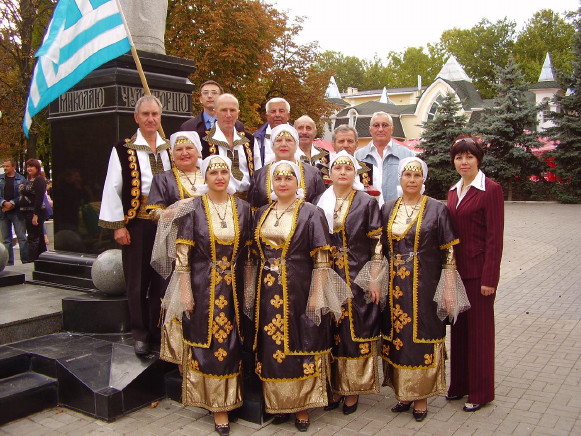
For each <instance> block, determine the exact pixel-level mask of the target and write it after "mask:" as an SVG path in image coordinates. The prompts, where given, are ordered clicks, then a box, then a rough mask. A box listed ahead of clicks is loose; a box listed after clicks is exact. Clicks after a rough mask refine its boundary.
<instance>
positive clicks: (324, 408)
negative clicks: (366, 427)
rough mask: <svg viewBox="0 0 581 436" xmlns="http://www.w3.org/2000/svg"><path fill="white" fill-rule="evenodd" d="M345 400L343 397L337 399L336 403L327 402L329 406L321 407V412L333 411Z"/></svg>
mask: <svg viewBox="0 0 581 436" xmlns="http://www.w3.org/2000/svg"><path fill="white" fill-rule="evenodd" d="M344 399H345V397H344V396H341V397H339V399H338V400H337V401H329V404H328V405H327V406H325V407H323V410H327V411H328V410H335V409H336V408H337V407H339V404H341V401H343V400H344Z"/></svg>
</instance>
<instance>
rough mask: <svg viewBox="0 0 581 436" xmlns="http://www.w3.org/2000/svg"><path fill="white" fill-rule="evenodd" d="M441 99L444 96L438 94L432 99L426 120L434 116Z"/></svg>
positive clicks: (442, 99)
mask: <svg viewBox="0 0 581 436" xmlns="http://www.w3.org/2000/svg"><path fill="white" fill-rule="evenodd" d="M443 101H444V97H442V96H441V95H438V97H437V98H436V100H434V102H433V103H432V106H431V107H430V110H429V112H428V120H431V119H433V118H434V117H435V116H436V112H438V109H439V108H440V106H441V105H442V102H443Z"/></svg>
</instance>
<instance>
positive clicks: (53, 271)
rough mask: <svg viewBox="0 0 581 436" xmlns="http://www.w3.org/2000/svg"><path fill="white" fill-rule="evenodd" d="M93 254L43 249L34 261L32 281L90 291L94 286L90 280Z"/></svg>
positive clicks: (94, 257)
mask: <svg viewBox="0 0 581 436" xmlns="http://www.w3.org/2000/svg"><path fill="white" fill-rule="evenodd" d="M96 258H97V256H96V255H94V254H80V253H69V252H66V251H45V252H44V253H42V254H41V255H40V257H39V258H38V259H37V260H35V261H34V271H33V272H32V281H33V282H36V283H40V284H49V285H50V286H58V287H63V288H67V289H75V290H82V291H90V290H92V289H94V288H95V285H94V284H93V281H92V280H91V266H92V265H93V262H94V261H95V259H96Z"/></svg>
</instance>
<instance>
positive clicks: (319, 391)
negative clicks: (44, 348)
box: [262, 353, 330, 413]
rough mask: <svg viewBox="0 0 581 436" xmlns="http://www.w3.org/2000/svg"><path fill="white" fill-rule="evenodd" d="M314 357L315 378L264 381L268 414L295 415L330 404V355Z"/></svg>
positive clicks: (263, 386)
mask: <svg viewBox="0 0 581 436" xmlns="http://www.w3.org/2000/svg"><path fill="white" fill-rule="evenodd" d="M289 357H290V358H292V356H287V359H288V358H289ZM314 357H315V362H316V370H315V375H314V376H313V377H308V378H302V379H294V380H293V379H290V380H284V379H283V380H278V379H270V380H268V379H262V393H263V395H264V403H265V410H266V412H267V413H294V412H299V411H301V410H305V409H311V408H314V407H323V406H326V405H327V404H328V397H327V384H328V383H329V374H330V354H328V353H327V354H318V355H315V356H314Z"/></svg>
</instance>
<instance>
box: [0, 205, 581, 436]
mask: <svg viewBox="0 0 581 436" xmlns="http://www.w3.org/2000/svg"><path fill="white" fill-rule="evenodd" d="M580 259H581V206H577V205H557V204H551V203H509V204H507V205H506V228H505V250H504V259H503V263H502V273H501V282H500V285H499V289H498V296H497V300H496V324H497V340H496V344H497V347H496V400H495V401H494V402H493V403H491V404H489V405H487V406H486V407H484V408H483V409H481V410H480V411H478V412H476V413H466V412H463V411H462V402H461V401H460V402H458V401H456V402H447V401H446V400H445V399H444V398H443V397H437V398H433V399H431V400H430V402H429V411H430V413H429V415H428V417H427V419H426V420H424V421H423V422H421V423H418V422H415V421H414V419H413V418H412V416H411V413H402V414H399V415H396V414H394V413H391V412H390V411H389V407H391V405H392V404H393V403H394V402H395V400H394V397H393V394H392V393H391V390H390V389H389V388H382V389H381V392H380V393H379V394H377V395H367V396H364V397H362V398H361V399H360V405H359V409H358V411H357V412H356V413H354V414H352V415H349V416H344V415H343V414H342V413H341V412H340V409H339V410H335V411H331V412H323V411H322V410H315V411H313V412H312V413H311V427H310V429H309V432H308V433H307V434H314V435H321V436H323V435H355V434H365V435H372V434H389V433H392V434H397V435H412V434H413V435H454V436H464V435H478V436H481V435H487V434H497V435H504V434H513V435H529V434H533V435H568V434H581V413H580V412H581V396H580V393H581V358H580V357H581V322H580V318H581V299H580V298H579V297H580V295H581V268H579V266H580V265H581V262H580ZM212 433H213V420H212V417H211V416H210V415H208V414H206V412H204V411H202V410H201V409H196V408H189V407H188V408H184V407H182V406H181V405H180V404H179V403H176V402H173V401H170V400H164V401H162V402H160V404H159V405H158V406H157V407H156V408H144V409H141V410H138V411H136V412H134V413H132V414H130V415H128V416H126V417H123V418H121V419H119V420H117V421H116V422H113V423H105V422H102V421H98V420H95V419H92V418H89V417H87V416H84V415H82V414H79V413H76V412H73V411H71V410H67V409H63V408H55V409H49V410H46V411H43V412H40V413H37V414H35V415H31V416H29V417H28V418H24V419H21V420H18V421H14V422H12V423H9V424H7V425H5V426H3V427H1V428H0V434H1V435H5V434H9V435H18V436H32V435H67V434H75V435H79V434H82V435H93V434H94V435H97V434H98V435H122V434H139V435H191V434H196V435H205V434H212ZM292 433H296V431H295V428H294V426H293V425H292V423H290V422H289V423H286V424H284V425H282V426H273V425H266V426H264V427H262V428H260V426H258V425H254V424H250V423H246V422H244V421H239V422H237V423H234V424H232V434H233V435H240V436H242V435H248V434H255V435H272V434H276V435H277V436H283V435H286V434H292Z"/></svg>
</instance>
